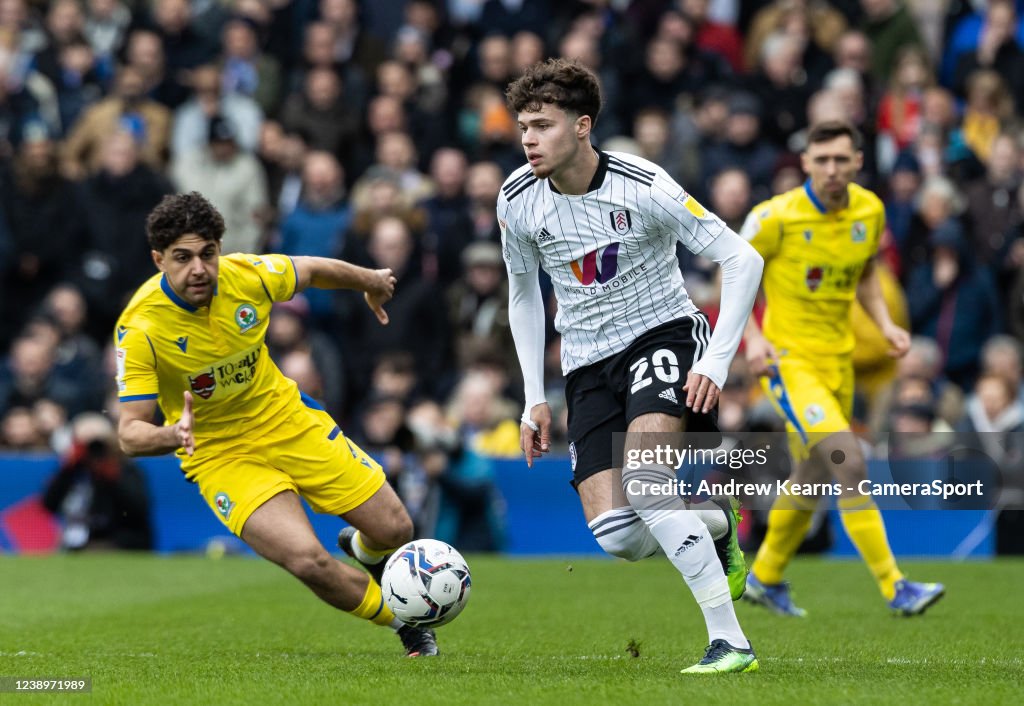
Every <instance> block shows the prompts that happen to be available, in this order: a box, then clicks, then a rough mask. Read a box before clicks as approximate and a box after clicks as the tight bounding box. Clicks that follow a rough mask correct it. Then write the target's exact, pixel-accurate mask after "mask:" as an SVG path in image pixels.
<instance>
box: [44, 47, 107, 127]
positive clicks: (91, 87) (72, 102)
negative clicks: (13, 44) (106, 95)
mask: <svg viewBox="0 0 1024 706" xmlns="http://www.w3.org/2000/svg"><path fill="white" fill-rule="evenodd" d="M59 61H60V78H59V80H58V81H56V82H55V83H54V87H55V88H56V89H57V105H58V108H59V110H60V124H61V129H62V130H63V131H64V133H63V134H67V131H68V130H69V129H70V128H71V126H72V125H74V124H75V123H76V122H77V121H78V117H79V116H80V115H81V114H82V111H84V110H85V109H86V108H87V107H89V106H90V105H92V104H93V103H96V102H97V101H99V100H100V99H101V98H102V96H103V92H104V85H105V83H106V81H105V80H104V78H103V77H101V76H100V72H99V70H98V69H99V67H98V66H97V65H96V60H95V57H94V56H93V53H92V48H91V47H90V46H89V43H88V42H86V41H85V40H84V39H82V38H77V39H74V40H72V41H71V42H69V43H68V44H66V45H65V46H64V47H63V48H62V49H61V51H60V57H59Z"/></svg>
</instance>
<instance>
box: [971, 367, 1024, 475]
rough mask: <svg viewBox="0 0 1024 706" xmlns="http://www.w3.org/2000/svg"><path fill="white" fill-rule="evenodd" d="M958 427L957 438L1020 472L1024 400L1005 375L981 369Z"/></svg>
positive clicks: (1005, 468)
mask: <svg viewBox="0 0 1024 706" xmlns="http://www.w3.org/2000/svg"><path fill="white" fill-rule="evenodd" d="M965 412H966V414H965V416H964V419H963V420H962V421H961V423H960V425H959V426H958V427H957V432H959V439H958V440H959V441H960V442H961V443H962V444H964V445H965V446H966V447H967V448H969V449H976V450H978V451H982V452H983V453H984V454H985V455H986V456H988V457H989V458H990V459H992V460H993V461H995V462H996V464H997V466H998V467H999V468H1000V469H1001V470H1002V471H1003V472H1005V473H1014V474H1019V473H1020V468H1021V465H1020V464H1021V462H1022V461H1024V402H1022V401H1021V399H1020V398H1019V396H1018V395H1017V389H1016V388H1014V387H1013V385H1012V384H1011V383H1010V382H1009V381H1008V380H1007V379H1006V378H1004V377H1001V376H999V375H996V374H994V373H983V374H982V375H981V377H979V378H978V381H977V382H976V383H975V385H974V394H972V395H971V397H970V398H969V399H968V400H967V406H966V409H965Z"/></svg>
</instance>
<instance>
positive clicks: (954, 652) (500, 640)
mask: <svg viewBox="0 0 1024 706" xmlns="http://www.w3.org/2000/svg"><path fill="white" fill-rule="evenodd" d="M470 566H471V568H472V569H473V579H474V581H473V595H472V598H471V601H470V604H469V606H468V607H467V609H466V611H465V612H464V613H463V614H462V615H461V616H460V617H459V618H458V620H456V621H455V622H454V623H452V624H451V625H449V626H446V627H445V628H443V629H442V630H441V631H440V639H441V647H442V651H443V654H442V656H441V657H439V658H437V659H420V660H407V659H404V658H402V657H400V654H401V651H400V647H399V643H398V640H397V638H396V637H394V636H393V635H391V634H390V633H389V631H387V630H386V629H383V628H376V627H374V626H372V625H369V624H363V623H360V621H357V620H356V619H354V618H351V617H350V616H347V615H342V614H340V613H338V612H337V611H334V610H332V609H331V608H329V607H327V606H325V605H323V604H321V603H319V601H317V600H316V599H315V598H314V597H313V595H312V594H311V593H309V592H308V591H307V590H306V589H305V588H304V587H302V586H301V584H299V583H298V582H297V581H295V580H294V579H293V578H291V577H290V576H288V575H287V574H285V573H284V572H283V571H281V570H280V569H278V568H276V567H274V566H271V565H269V564H267V563H265V562H262V561H259V560H255V559H246V558H225V559H220V560H213V559H205V558H199V557H149V556H120V555H93V556H54V557H45V558H34V557H0V676H19V677H33V676H36V677H38V676H49V677H81V676H89V677H91V678H92V685H93V686H92V689H93V691H92V695H91V696H85V695H75V696H72V695H60V696H54V695H24V694H23V695H13V694H0V703H4V704H6V703H17V704H22V703H24V704H35V703H72V704H74V703H85V702H87V701H88V702H89V703H96V704H132V705H135V704H160V705H161V706H163V705H167V704H189V705H191V704H218V706H226V705H228V704H317V705H319V704H409V705H411V706H419V705H421V704H473V705H476V704H529V705H531V706H532V705H533V704H557V705H558V706H566V705H567V704H595V705H596V704H623V705H629V704H669V703H673V704H679V703H694V704H699V705H700V706H704V705H705V704H719V703H721V704H733V705H734V706H747V705H748V704H757V705H758V706H759V705H761V704H773V703H785V704H787V706H800V705H802V704H807V703H823V704H854V703H881V702H887V703H896V704H916V703H931V704H950V703H963V704H967V703H979V704H980V703H984V704H1000V703H1019V700H1018V697H1019V694H1018V692H1019V688H1020V684H1021V682H1022V681H1024V661H1022V653H1024V649H1022V648H1024V634H1022V632H1024V631H1022V627H1024V602H1022V601H1021V600H1020V599H1019V598H1018V597H1017V593H1016V591H1017V589H1018V588H1019V587H1020V586H1021V585H1024V562H1010V561H998V562H991V563H966V564H947V563H914V562H904V569H905V570H909V571H910V572H911V575H912V576H913V577H916V578H919V579H922V580H941V581H944V582H945V583H946V585H947V588H948V595H947V596H946V598H945V599H944V600H943V601H942V602H941V603H939V604H938V605H937V606H936V607H935V608H933V609H932V610H931V611H930V612H929V613H928V614H927V615H926V616H924V617H922V618H913V619H900V618H895V617H892V616H890V615H889V614H888V612H887V610H886V609H885V606H884V604H883V602H882V600H881V598H880V597H879V596H878V594H877V592H876V590H875V588H874V585H873V583H872V582H871V580H870V579H869V577H868V574H867V571H866V570H865V569H864V567H863V566H862V565H861V564H860V563H857V562H836V561H816V560H800V561H797V562H796V563H795V564H794V565H793V567H792V569H791V572H790V576H789V578H790V579H791V580H792V582H793V583H794V585H795V586H796V590H797V594H796V596H797V599H798V601H799V603H800V604H801V605H803V606H805V607H806V608H807V609H808V610H809V611H810V617H809V618H808V619H807V620H803V621H799V620H792V619H783V618H778V617H776V616H773V615H770V614H768V613H767V612H765V611H763V610H762V609H759V608H757V607H752V606H748V605H740V606H739V607H738V613H739V617H740V621H741V623H742V624H743V626H744V628H745V630H746V632H747V634H748V636H749V637H750V638H751V640H752V641H753V644H754V646H755V648H756V649H757V652H758V655H759V658H760V661H761V671H760V672H759V673H757V674H751V675H736V676H726V677H692V676H682V675H680V674H679V670H680V669H681V668H683V667H686V666H689V665H690V664H691V663H693V662H694V661H696V660H697V659H698V658H699V657H700V656H701V655H702V654H703V647H704V645H705V642H706V638H707V633H706V632H705V631H704V626H703V621H702V619H701V616H700V612H699V610H698V608H697V606H696V605H695V603H694V601H693V599H692V597H691V596H690V593H689V590H688V589H687V588H686V587H685V585H684V584H683V583H682V581H681V579H680V578H679V576H678V575H677V574H675V572H674V571H673V570H672V568H671V567H670V566H669V565H668V563H667V562H665V561H663V560H662V561H658V560H650V561H646V562H641V563H639V564H626V563H624V562H615V561H603V560H589V559H588V560H510V559H496V558H490V557H470ZM570 567H571V568H570ZM631 640H635V641H637V642H639V643H640V656H639V657H638V658H634V657H631V656H630V655H629V654H628V653H627V650H626V648H627V645H628V644H629V643H630V641H631Z"/></svg>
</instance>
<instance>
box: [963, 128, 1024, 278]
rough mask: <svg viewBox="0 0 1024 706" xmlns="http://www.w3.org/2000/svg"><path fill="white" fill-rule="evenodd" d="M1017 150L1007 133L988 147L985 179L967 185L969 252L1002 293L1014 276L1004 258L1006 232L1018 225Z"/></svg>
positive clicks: (1014, 269) (1015, 142)
mask: <svg viewBox="0 0 1024 706" xmlns="http://www.w3.org/2000/svg"><path fill="white" fill-rule="evenodd" d="M1021 176H1022V174H1021V149H1020V147H1019V145H1018V144H1017V139H1016V138H1015V137H1014V136H1013V135H1011V134H1007V133H1003V134H1001V135H1000V136H999V137H997V138H996V139H995V141H994V142H993V143H992V152H991V154H990V155H989V158H988V160H987V162H986V164H985V175H984V176H983V177H982V178H980V179H976V180H975V181H972V182H971V183H969V184H967V185H966V187H965V188H964V195H965V197H966V199H967V224H968V227H969V228H970V233H971V249H972V250H973V251H974V254H975V256H976V257H977V259H978V263H979V264H981V265H984V266H986V267H990V268H991V269H992V274H993V275H995V276H996V278H997V280H998V281H999V282H1000V284H1001V286H1000V291H1006V290H1007V289H1008V288H1009V286H1010V284H1011V282H1012V281H1013V277H1014V276H1015V275H1016V272H1017V269H1018V267H1017V264H1016V263H1014V262H1013V261H1012V260H1010V259H1009V258H1008V254H1009V253H1008V250H1009V246H1010V244H1009V243H1008V242H1007V241H1006V237H1007V234H1008V232H1009V231H1010V229H1011V226H1013V225H1014V224H1016V223H1019V222H1020V221H1021V218H1022V216H1024V213H1022V211H1021V210H1020V204H1019V203H1018V200H1017V191H1018V189H1020V186H1021Z"/></svg>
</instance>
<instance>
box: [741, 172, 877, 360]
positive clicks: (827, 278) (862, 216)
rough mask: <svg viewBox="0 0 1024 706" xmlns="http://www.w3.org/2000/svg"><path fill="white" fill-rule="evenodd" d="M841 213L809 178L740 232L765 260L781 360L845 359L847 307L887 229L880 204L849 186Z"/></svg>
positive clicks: (768, 313)
mask: <svg viewBox="0 0 1024 706" xmlns="http://www.w3.org/2000/svg"><path fill="white" fill-rule="evenodd" d="M848 188H849V196H850V201H849V205H848V206H847V208H845V209H843V210H841V211H835V212H829V211H826V210H825V207H824V206H823V205H822V203H821V201H820V200H819V199H818V198H817V197H816V196H815V194H814V192H813V191H812V190H811V188H810V182H809V181H808V182H807V183H805V184H804V185H803V186H800V187H797V188H795V189H791V190H790V191H787V192H786V193H784V194H779V195H778V196H776V197H774V198H772V199H769V200H768V201H765V202H763V203H760V204H758V205H757V206H756V207H754V210H753V211H751V213H750V215H749V216H748V217H747V220H746V222H745V223H744V224H743V228H742V231H741V235H743V236H744V237H745V238H746V239H747V240H748V241H750V244H751V245H753V246H754V247H755V248H756V249H757V251H758V252H759V253H761V256H762V257H764V278H763V286H764V292H765V297H766V299H767V309H766V310H765V316H764V322H763V325H764V334H765V336H766V337H767V338H768V340H769V341H771V343H772V344H773V345H774V346H775V348H776V349H777V350H778V352H779V354H780V355H783V354H793V355H803V356H820V355H833V356H835V355H845V354H849V353H850V352H851V351H852V350H853V347H854V336H853V328H852V326H851V325H850V307H851V306H852V303H853V301H854V299H855V297H856V295H857V284H858V282H860V278H861V274H862V273H863V272H864V267H865V265H867V263H868V261H869V260H871V258H873V257H874V256H875V254H876V253H877V252H878V244H879V240H880V239H881V236H882V231H883V229H884V228H885V210H884V207H883V205H882V202H881V200H880V199H879V198H878V197H877V196H875V195H874V194H873V193H871V192H870V191H868V190H867V189H865V188H863V187H861V186H858V185H857V184H850V186H849V187H848Z"/></svg>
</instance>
